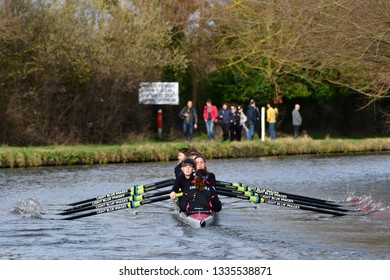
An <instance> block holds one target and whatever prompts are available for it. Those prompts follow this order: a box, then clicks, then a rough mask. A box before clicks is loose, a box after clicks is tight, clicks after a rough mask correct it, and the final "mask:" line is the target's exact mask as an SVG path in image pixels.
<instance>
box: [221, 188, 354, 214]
mask: <svg viewBox="0 0 390 280" xmlns="http://www.w3.org/2000/svg"><path fill="white" fill-rule="evenodd" d="M216 188H217V190H224V191H229V190H230V189H229V188H227V187H218V186H217V187H216ZM231 191H232V192H235V193H238V194H241V195H246V196H248V195H249V196H253V195H255V196H260V197H262V198H264V199H269V200H274V201H279V202H286V203H295V204H299V205H306V206H312V207H317V208H323V209H329V210H335V211H340V212H350V210H347V209H343V208H338V207H334V206H332V205H327V204H324V203H313V202H307V201H301V200H299V199H295V200H294V199H290V198H284V197H278V196H270V195H264V194H257V193H256V192H254V191H253V190H249V191H246V192H243V191H239V190H238V189H235V190H231Z"/></svg>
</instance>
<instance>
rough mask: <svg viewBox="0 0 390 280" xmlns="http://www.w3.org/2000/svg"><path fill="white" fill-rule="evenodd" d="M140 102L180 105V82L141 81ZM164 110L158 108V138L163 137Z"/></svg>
mask: <svg viewBox="0 0 390 280" xmlns="http://www.w3.org/2000/svg"><path fill="white" fill-rule="evenodd" d="M139 104H145V105H179V83H177V82H171V83H169V82H165V83H164V82H156V83H140V88H139ZM162 121H163V117H162V110H161V109H158V113H157V128H158V138H160V139H161V138H162V127H163V125H162Z"/></svg>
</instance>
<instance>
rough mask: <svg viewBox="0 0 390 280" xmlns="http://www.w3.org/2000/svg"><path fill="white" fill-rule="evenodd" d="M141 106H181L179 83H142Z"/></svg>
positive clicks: (140, 90)
mask: <svg viewBox="0 0 390 280" xmlns="http://www.w3.org/2000/svg"><path fill="white" fill-rule="evenodd" d="M139 104H146V105H179V83H177V82H156V83H140V89H139Z"/></svg>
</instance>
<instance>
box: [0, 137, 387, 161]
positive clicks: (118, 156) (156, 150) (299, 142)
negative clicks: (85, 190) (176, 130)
mask: <svg viewBox="0 0 390 280" xmlns="http://www.w3.org/2000/svg"><path fill="white" fill-rule="evenodd" d="M186 146H188V145H187V144H186V143H184V142H179V141H178V142H154V141H144V142H138V143H126V144H122V145H85V146H46V147H7V146H1V147H0V168H1V167H2V168H14V167H35V166H60V165H94V164H108V163H129V162H148V161H170V160H176V159H177V150H178V149H179V148H182V147H186ZM191 147H194V148H196V149H198V150H199V151H201V152H203V154H204V155H205V157H206V158H208V159H211V158H214V159H215V158H232V157H234V158H236V157H263V156H283V155H303V154H334V153H343V154H352V153H365V152H367V153H370V152H389V151H390V138H367V139H324V140H314V139H311V138H300V139H293V138H281V139H277V140H275V141H270V140H266V141H264V142H262V141H260V140H255V141H253V142H248V141H242V142H232V143H230V142H218V141H216V142H212V143H211V142H207V141H194V142H193V143H191Z"/></svg>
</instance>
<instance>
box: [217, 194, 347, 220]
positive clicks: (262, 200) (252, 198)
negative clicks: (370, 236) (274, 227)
mask: <svg viewBox="0 0 390 280" xmlns="http://www.w3.org/2000/svg"><path fill="white" fill-rule="evenodd" d="M217 193H218V194H221V195H226V196H230V197H236V198H240V199H245V200H250V201H252V202H254V203H267V204H270V205H276V206H283V207H288V208H294V209H301V210H307V211H313V212H317V213H324V214H330V215H335V216H345V215H347V214H346V213H341V212H338V211H339V208H335V209H334V210H333V211H332V210H327V209H324V208H317V207H309V206H304V205H300V204H295V203H288V202H281V201H275V200H272V199H269V198H264V197H262V196H261V195H254V196H247V195H241V194H238V193H233V192H230V191H226V190H221V189H218V188H217ZM347 211H348V210H347Z"/></svg>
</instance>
